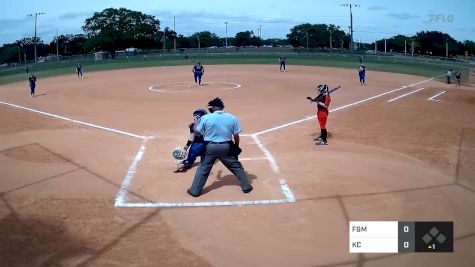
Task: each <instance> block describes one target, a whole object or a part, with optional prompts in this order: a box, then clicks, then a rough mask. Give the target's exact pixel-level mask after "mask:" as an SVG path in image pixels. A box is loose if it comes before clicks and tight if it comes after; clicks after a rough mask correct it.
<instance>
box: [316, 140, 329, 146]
mask: <svg viewBox="0 0 475 267" xmlns="http://www.w3.org/2000/svg"><path fill="white" fill-rule="evenodd" d="M315 145H318V146H326V145H328V142H327V141H324V140H320V141H317V142H316V143H315Z"/></svg>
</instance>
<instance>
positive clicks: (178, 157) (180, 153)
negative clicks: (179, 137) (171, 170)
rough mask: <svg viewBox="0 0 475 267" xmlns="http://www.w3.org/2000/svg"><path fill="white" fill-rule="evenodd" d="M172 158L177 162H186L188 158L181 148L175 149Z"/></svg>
mask: <svg viewBox="0 0 475 267" xmlns="http://www.w3.org/2000/svg"><path fill="white" fill-rule="evenodd" d="M172 156H173V158H174V159H176V160H184V159H185V158H186V150H185V149H183V148H181V147H177V148H175V149H173V151H172Z"/></svg>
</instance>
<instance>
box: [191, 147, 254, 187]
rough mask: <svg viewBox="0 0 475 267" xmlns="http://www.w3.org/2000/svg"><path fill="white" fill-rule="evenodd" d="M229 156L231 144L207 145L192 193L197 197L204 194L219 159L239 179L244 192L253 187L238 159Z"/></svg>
mask: <svg viewBox="0 0 475 267" xmlns="http://www.w3.org/2000/svg"><path fill="white" fill-rule="evenodd" d="M228 154H229V144H227V143H220V144H213V143H208V145H206V152H205V155H204V157H202V158H201V162H200V166H199V167H198V169H197V170H196V174H195V178H194V179H193V183H192V184H191V188H190V191H191V193H193V194H197V195H200V194H201V193H202V191H203V188H204V186H205V184H206V181H207V180H208V176H209V173H210V172H211V168H213V165H214V163H215V162H216V160H217V159H219V160H220V161H221V162H222V163H223V164H224V166H225V167H226V168H228V170H230V171H231V172H232V173H233V174H234V175H235V176H236V177H237V178H238V180H239V182H240V183H241V189H242V190H247V189H249V188H250V187H251V184H250V183H249V179H248V178H247V175H246V172H245V171H244V168H243V167H242V164H241V162H239V160H238V159H237V158H236V157H234V156H229V155H228Z"/></svg>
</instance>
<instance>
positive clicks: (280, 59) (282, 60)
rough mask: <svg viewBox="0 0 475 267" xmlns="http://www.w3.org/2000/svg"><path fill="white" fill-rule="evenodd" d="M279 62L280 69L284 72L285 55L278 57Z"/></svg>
mask: <svg viewBox="0 0 475 267" xmlns="http://www.w3.org/2000/svg"><path fill="white" fill-rule="evenodd" d="M279 63H280V71H281V72H282V71H283V72H285V57H279ZM282 69H283V70H282Z"/></svg>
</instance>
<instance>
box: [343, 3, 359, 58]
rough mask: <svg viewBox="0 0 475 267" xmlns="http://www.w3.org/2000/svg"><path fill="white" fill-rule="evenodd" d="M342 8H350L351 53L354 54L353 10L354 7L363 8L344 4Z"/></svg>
mask: <svg viewBox="0 0 475 267" xmlns="http://www.w3.org/2000/svg"><path fill="white" fill-rule="evenodd" d="M341 6H348V7H350V52H351V53H353V50H354V47H353V12H352V10H351V8H352V7H361V6H360V5H355V4H342V5H341Z"/></svg>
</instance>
